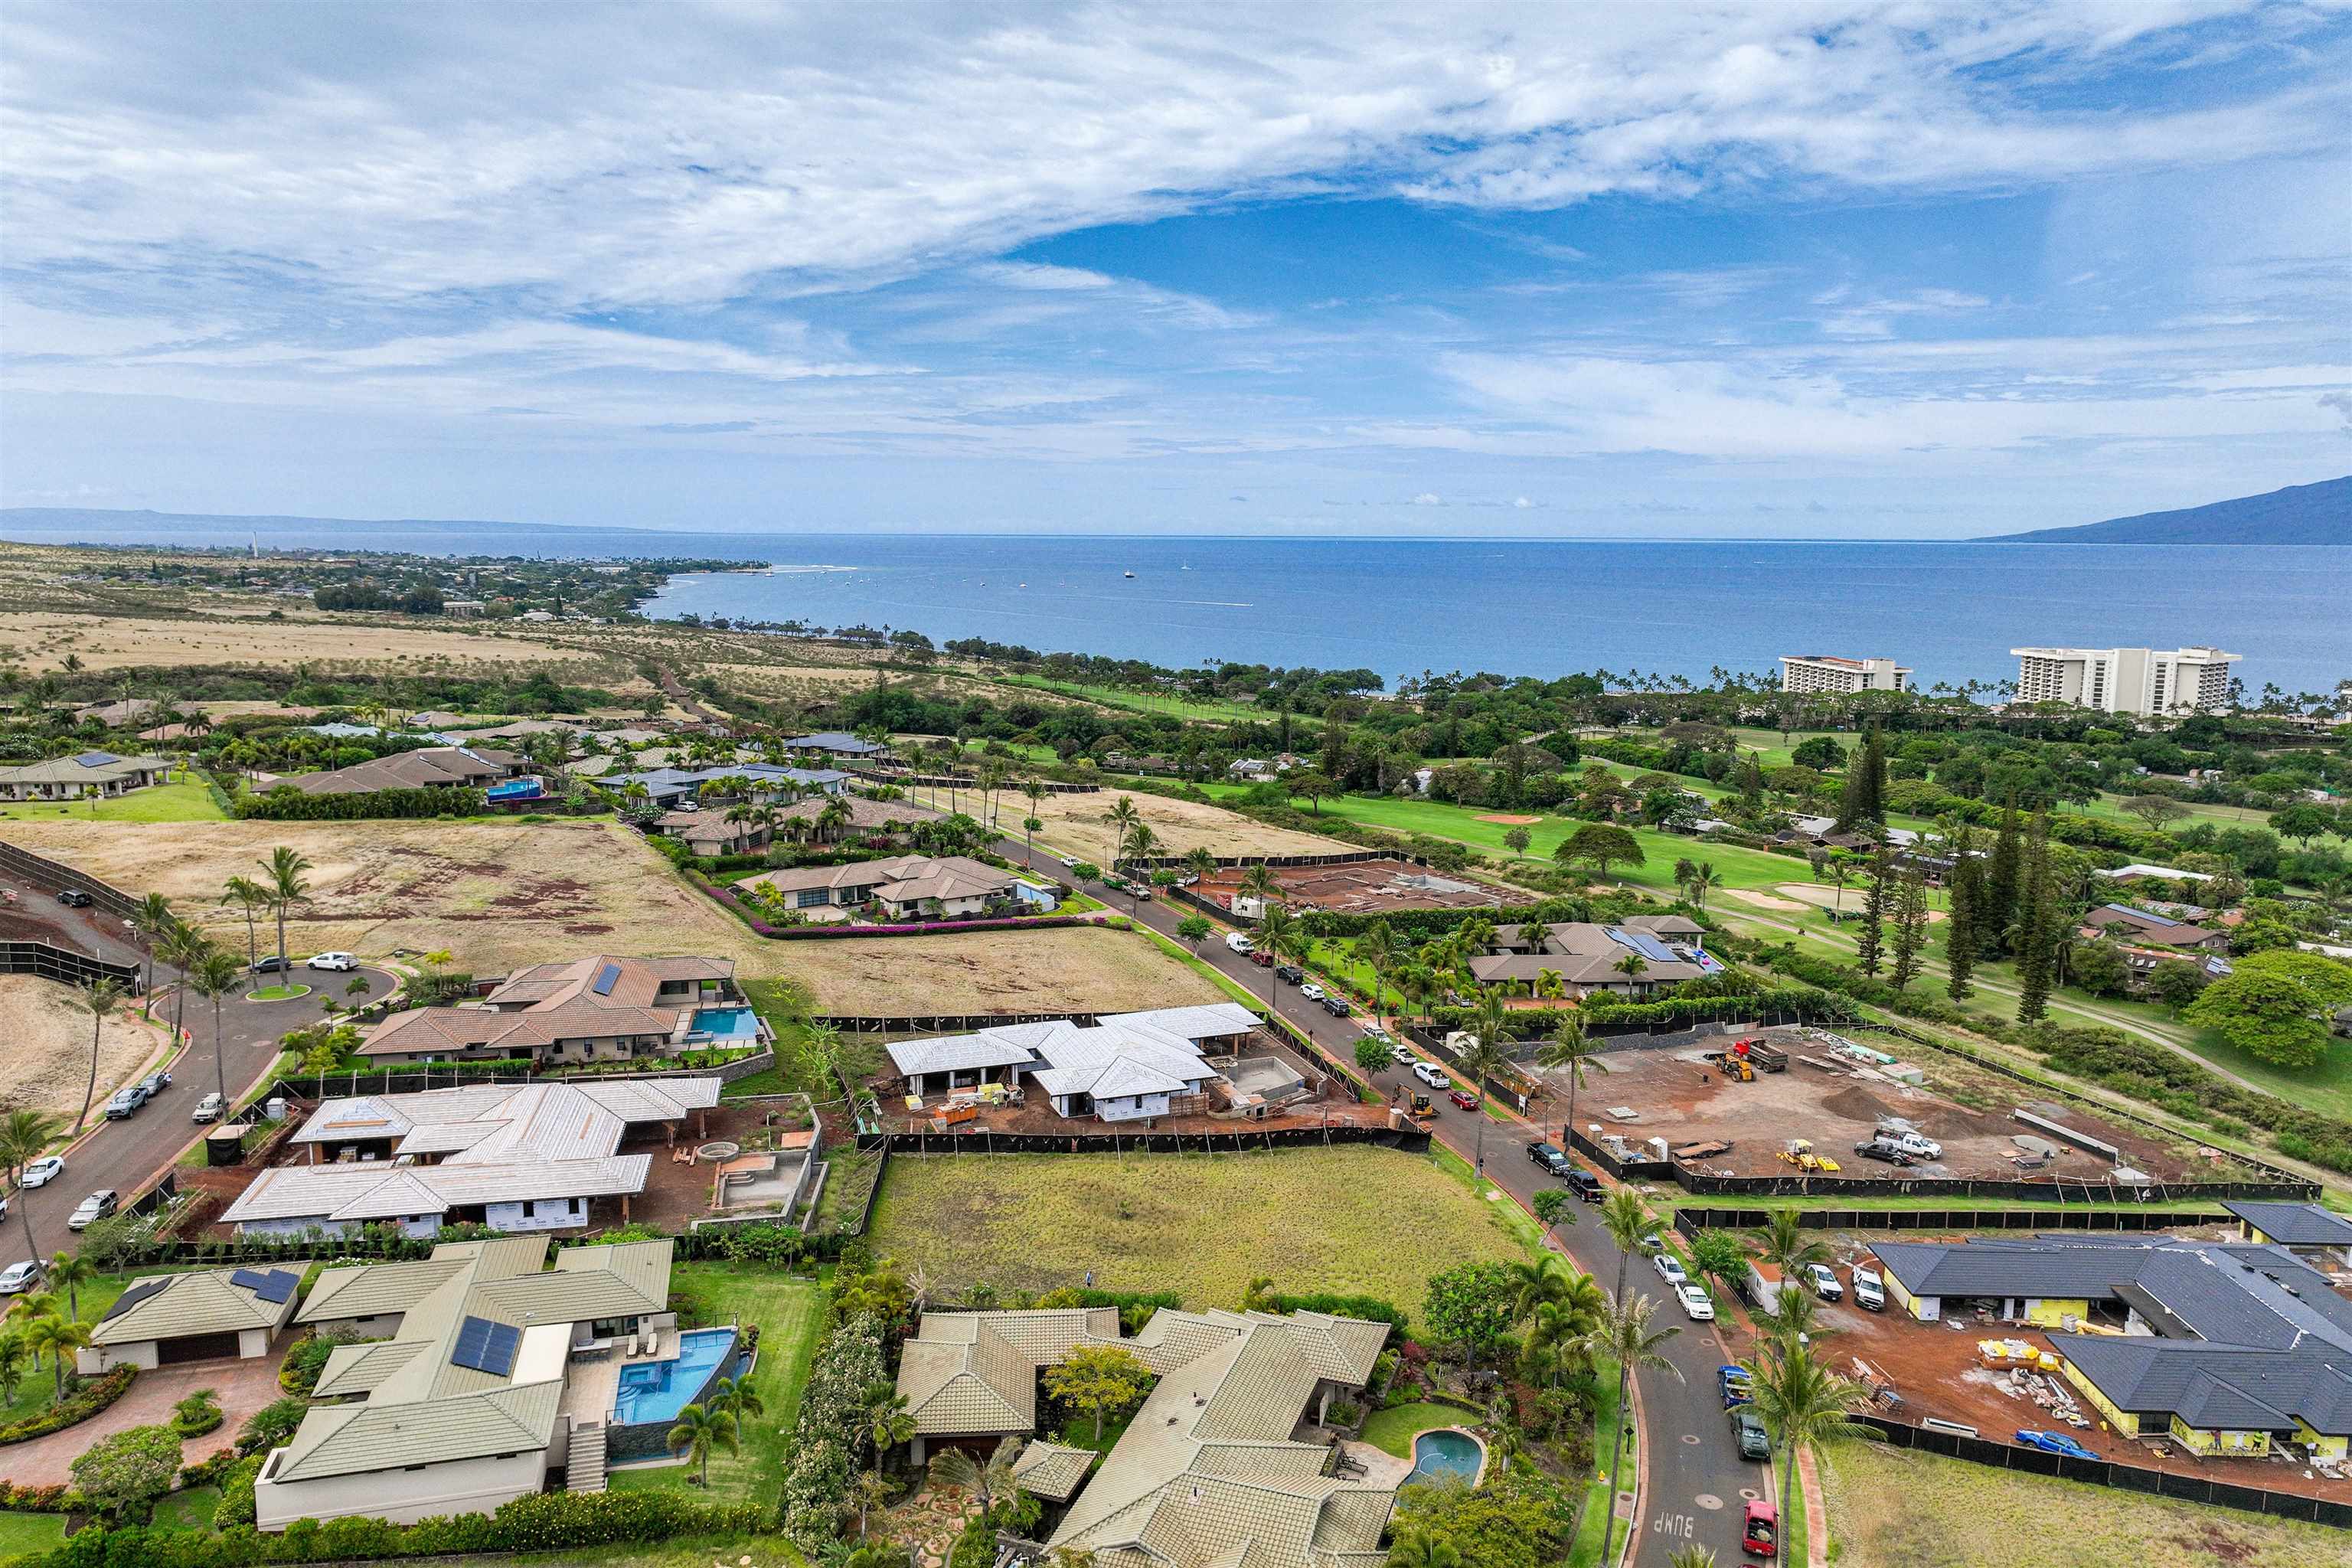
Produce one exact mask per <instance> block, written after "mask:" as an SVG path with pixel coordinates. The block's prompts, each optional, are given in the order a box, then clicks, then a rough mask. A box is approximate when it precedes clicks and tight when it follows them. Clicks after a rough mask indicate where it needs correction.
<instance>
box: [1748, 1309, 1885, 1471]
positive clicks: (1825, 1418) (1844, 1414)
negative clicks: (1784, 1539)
mask: <svg viewBox="0 0 2352 1568" xmlns="http://www.w3.org/2000/svg"><path fill="white" fill-rule="evenodd" d="M1741 1364H1742V1365H1744V1366H1745V1367H1747V1369H1748V1376H1749V1377H1750V1378H1752V1379H1753V1380H1754V1382H1755V1387H1756V1414H1757V1415H1760V1416H1762V1417H1763V1418H1764V1424H1765V1425H1766V1426H1769V1427H1770V1428H1771V1429H1772V1430H1773V1432H1774V1433H1775V1434H1776V1435H1777V1436H1779V1437H1780V1447H1781V1450H1782V1452H1783V1453H1785V1454H1786V1455H1787V1456H1788V1458H1787V1465H1788V1469H1787V1479H1786V1480H1785V1481H1783V1482H1782V1483H1781V1488H1780V1495H1781V1496H1782V1497H1784V1498H1790V1499H1792V1500H1796V1499H1797V1450H1798V1449H1799V1448H1801V1447H1811V1448H1815V1449H1818V1448H1819V1447H1821V1445H1822V1443H1824V1442H1828V1441H1830V1440H1832V1439H1834V1438H1841V1437H1870V1436H1876V1434H1875V1433H1874V1432H1872V1431H1871V1430H1870V1428H1868V1427H1866V1426H1863V1425H1862V1424H1861V1423H1860V1422H1858V1421H1856V1420H1854V1419H1853V1416H1852V1415H1851V1414H1850V1412H1852V1411H1853V1410H1856V1409H1859V1408H1860V1407H1861V1406H1862V1405H1865V1404H1867V1403H1868V1402H1869V1399H1870V1390H1869V1389H1867V1388H1865V1387H1864V1386H1863V1385H1862V1384H1859V1383H1856V1382H1855V1381H1854V1380H1853V1379H1852V1378H1850V1377H1842V1376H1840V1375H1839V1374H1838V1373H1833V1372H1832V1371H1830V1370H1829V1369H1828V1368H1827V1367H1824V1366H1823V1365H1822V1363H1820V1362H1818V1361H1815V1360H1814V1359H1813V1357H1812V1354H1811V1352H1809V1351H1805V1350H1801V1349H1800V1348H1798V1347H1797V1346H1794V1345H1791V1344H1785V1343H1776V1344H1774V1345H1772V1346H1771V1347H1770V1348H1769V1349H1768V1350H1767V1351H1766V1352H1764V1353H1763V1354H1762V1355H1760V1356H1759V1357H1757V1358H1756V1359H1754V1360H1752V1361H1748V1362H1743V1363H1741ZM1794 1506H1796V1507H1798V1508H1802V1507H1804V1503H1803V1501H1802V1500H1796V1501H1795V1503H1794Z"/></svg>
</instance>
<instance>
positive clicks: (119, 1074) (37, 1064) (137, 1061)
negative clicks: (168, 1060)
mask: <svg viewBox="0 0 2352 1568" xmlns="http://www.w3.org/2000/svg"><path fill="white" fill-rule="evenodd" d="M0 1018H5V1019H6V1020H7V1029H6V1032H5V1033H6V1038H5V1048H0V1107H5V1108H6V1109H8V1110H46V1111H48V1112H50V1113H52V1114H53V1115H56V1116H58V1117H61V1118H63V1119H65V1120H67V1121H71V1120H72V1119H73V1116H74V1113H75V1112H76V1111H78V1110H80V1109H81V1102H82V1096H83V1095H84V1094H85V1093H86V1092H87V1091H88V1089H89V1037H90V1016H89V1013H88V1012H87V1011H86V1010H84V1008H83V1007H82V1006H81V1004H80V1000H79V994H77V993H76V992H75V990H74V988H73V987H72V986H70V985H67V984H62V983H60V982H58V981H55V980H43V979H41V978H40V977H39V976H37V975H32V974H0ZM162 1045H163V1034H162V1032H161V1031H159V1030H156V1029H152V1028H150V1027H148V1026H144V1025H142V1024H135V1023H133V1022H131V1019H130V1018H129V1017H127V1016H124V1015H123V1014H121V1013H119V1012H118V1013H116V1014H115V1015H113V1016H110V1017H109V1018H108V1019H107V1020H106V1022H105V1024H104V1025H103V1026H100V1030H99V1037H98V1095H99V1098H100V1099H101V1100H102V1099H104V1098H105V1097H106V1096H107V1095H110V1094H111V1093H113V1092H114V1091H115V1090H116V1089H120V1088H121V1086H122V1084H123V1082H124V1081H125V1080H126V1079H129V1078H130V1077H131V1073H132V1072H133V1071H134V1070H135V1069H136V1068H138V1067H139V1066H140V1065H141V1064H142V1063H143V1062H145V1061H146V1060H147V1058H149V1057H151V1056H152V1055H154V1054H155V1051H156V1050H157V1048H158V1047H161V1046H162Z"/></svg>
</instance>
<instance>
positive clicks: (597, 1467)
mask: <svg viewBox="0 0 2352 1568" xmlns="http://www.w3.org/2000/svg"><path fill="white" fill-rule="evenodd" d="M563 1489H564V1490H565V1491H568V1492H601V1491H603V1490H604V1426H603V1425H602V1424H598V1425H594V1426H586V1425H583V1426H574V1427H572V1454H571V1458H570V1459H569V1460H568V1461H567V1463H566V1465H565V1467H564V1471H563Z"/></svg>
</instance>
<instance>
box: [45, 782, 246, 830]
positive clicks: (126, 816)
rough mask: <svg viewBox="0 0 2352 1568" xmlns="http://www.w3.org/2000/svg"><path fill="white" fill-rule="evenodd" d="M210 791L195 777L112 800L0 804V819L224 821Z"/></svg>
mask: <svg viewBox="0 0 2352 1568" xmlns="http://www.w3.org/2000/svg"><path fill="white" fill-rule="evenodd" d="M226 820H227V819H226V816H224V815H223V814H222V811H221V808H220V805H219V803H218V802H216V801H215V800H214V799H213V792H212V791H211V790H209V789H207V788H205V785H204V784H203V783H202V782H201V781H199V780H195V779H189V780H184V781H183V782H181V783H178V784H156V785H153V786H152V787H151V788H148V789H135V790H132V791H131V793H130V794H129V795H116V796H115V797H114V798H112V799H111V800H101V801H97V802H83V803H80V804H78V805H67V804H65V803H63V802H59V803H58V804H56V805H0V822H61V821H73V822H223V821H226Z"/></svg>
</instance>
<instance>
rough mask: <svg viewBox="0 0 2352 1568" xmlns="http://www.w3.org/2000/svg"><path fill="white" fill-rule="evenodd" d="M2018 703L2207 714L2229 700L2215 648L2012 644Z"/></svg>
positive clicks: (2229, 657) (2226, 656) (2227, 657)
mask: <svg viewBox="0 0 2352 1568" xmlns="http://www.w3.org/2000/svg"><path fill="white" fill-rule="evenodd" d="M2009 651H2010V652H2011V653H2013V654H2015V655H2016V656H2017V700H2019V701H2020V702H2071V703H2073V704H2074V706H2076V707H2078V708H2095V709H2097V710H2099V711H2101V712H2103V713H2156V714H2162V713H2210V712H2211V711H2213V710H2215V709H2218V708H2224V707H2227V706H2228V705H2229V700H2230V667H2231V665H2233V664H2235V663H2237V662H2238V660H2239V659H2240V658H2242V657H2243V656H2242V655H2240V654H2234V653H2223V652H2222V651H2221V649H2220V648H2218V647H2183V648H2168V649H2158V648H2146V647H2013V648H2011V649H2010V650H2009Z"/></svg>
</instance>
